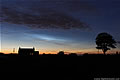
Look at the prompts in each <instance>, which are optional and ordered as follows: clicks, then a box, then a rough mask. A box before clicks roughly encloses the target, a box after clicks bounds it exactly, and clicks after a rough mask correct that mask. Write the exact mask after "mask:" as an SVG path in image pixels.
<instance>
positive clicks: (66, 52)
mask: <svg viewBox="0 0 120 80" xmlns="http://www.w3.org/2000/svg"><path fill="white" fill-rule="evenodd" d="M36 51H39V54H43V53H44V54H57V53H58V52H59V51H41V50H36ZM80 51H81V52H80ZM80 51H77V50H76V51H72V50H71V51H65V50H64V53H65V54H69V53H77V54H84V53H88V54H103V52H102V51H101V50H100V51H99V52H98V51H97V50H95V49H92V50H85V51H84V50H80ZM0 53H4V54H10V53H18V51H17V50H16V51H15V52H13V50H11V49H4V50H2V51H0ZM111 53H116V52H115V51H112V50H111V51H107V54H111Z"/></svg>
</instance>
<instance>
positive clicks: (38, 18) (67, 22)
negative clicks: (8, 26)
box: [0, 0, 89, 29]
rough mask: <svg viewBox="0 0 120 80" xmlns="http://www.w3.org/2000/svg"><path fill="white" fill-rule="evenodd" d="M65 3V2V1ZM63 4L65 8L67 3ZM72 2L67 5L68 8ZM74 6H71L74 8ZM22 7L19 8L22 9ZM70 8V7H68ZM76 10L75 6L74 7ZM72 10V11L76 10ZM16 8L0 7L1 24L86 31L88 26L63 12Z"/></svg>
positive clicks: (39, 8)
mask: <svg viewBox="0 0 120 80" xmlns="http://www.w3.org/2000/svg"><path fill="white" fill-rule="evenodd" d="M66 1H67V0H66ZM66 1H65V2H64V4H66V6H67V2H66ZM71 3H72V2H70V3H69V5H68V7H69V6H70V5H71ZM74 7H75V6H73V8H74ZM22 8H23V7H21V9H22ZM69 8H70V7H69ZM76 8H77V6H76ZM76 8H74V9H76ZM21 9H20V8H19V7H18V6H16V7H14V8H12V7H6V6H1V12H0V15H1V16H0V18H1V22H8V23H12V24H19V25H25V26H28V27H30V28H35V29H88V28H89V26H88V25H87V24H86V23H84V22H82V21H80V20H79V19H75V18H73V17H72V16H71V15H68V14H66V13H64V12H59V11H57V10H52V9H48V8H41V7H37V6H35V7H28V8H26V9H25V10H21Z"/></svg>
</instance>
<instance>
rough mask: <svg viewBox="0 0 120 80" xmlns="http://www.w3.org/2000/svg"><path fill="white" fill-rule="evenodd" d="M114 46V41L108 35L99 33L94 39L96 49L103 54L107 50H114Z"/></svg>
mask: <svg viewBox="0 0 120 80" xmlns="http://www.w3.org/2000/svg"><path fill="white" fill-rule="evenodd" d="M115 44H116V41H115V40H114V39H113V37H112V36H111V35H110V34H108V33H100V34H98V36H97V37H96V45H97V47H96V48H97V49H102V51H103V53H104V54H105V53H106V52H107V50H110V48H116V47H115Z"/></svg>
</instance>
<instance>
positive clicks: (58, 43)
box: [0, 0, 120, 53]
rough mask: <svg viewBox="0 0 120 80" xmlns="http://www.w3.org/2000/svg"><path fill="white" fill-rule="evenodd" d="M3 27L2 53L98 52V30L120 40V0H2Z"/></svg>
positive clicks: (1, 25) (1, 29) (0, 2)
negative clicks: (21, 49) (24, 50)
mask: <svg viewBox="0 0 120 80" xmlns="http://www.w3.org/2000/svg"><path fill="white" fill-rule="evenodd" d="M0 27H1V28H0V31H1V37H0V38H1V51H0V52H5V53H10V52H12V51H13V48H15V49H16V52H17V49H18V48H19V47H35V48H36V50H39V51H40V53H56V52H58V51H60V50H63V51H65V52H66V53H69V52H75V53H97V49H96V48H95V47H96V44H95V38H96V36H97V35H98V34H99V33H101V32H107V33H109V34H111V35H112V36H113V37H114V39H115V40H116V41H120V0H0ZM119 49H120V45H119V44H118V45H117V48H116V49H114V50H111V51H108V52H109V53H112V52H114V51H120V50H119Z"/></svg>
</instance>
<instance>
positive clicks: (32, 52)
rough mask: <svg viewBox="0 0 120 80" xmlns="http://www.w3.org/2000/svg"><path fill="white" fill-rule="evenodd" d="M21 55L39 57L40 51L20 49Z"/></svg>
mask: <svg viewBox="0 0 120 80" xmlns="http://www.w3.org/2000/svg"><path fill="white" fill-rule="evenodd" d="M18 54H19V55H26V56H27V55H39V51H35V48H19V50H18Z"/></svg>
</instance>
